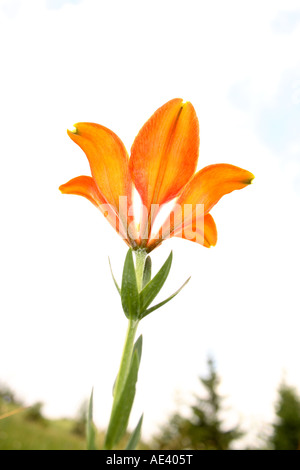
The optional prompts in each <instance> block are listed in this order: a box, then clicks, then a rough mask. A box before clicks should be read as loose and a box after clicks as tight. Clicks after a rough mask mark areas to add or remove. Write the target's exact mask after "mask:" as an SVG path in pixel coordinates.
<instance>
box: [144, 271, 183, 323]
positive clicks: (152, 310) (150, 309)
mask: <svg viewBox="0 0 300 470" xmlns="http://www.w3.org/2000/svg"><path fill="white" fill-rule="evenodd" d="M190 279H191V278H190V277H189V278H188V279H187V280H186V281H185V283H184V284H182V286H181V287H180V288H179V289H178V290H177V291H176V292H174V294H172V295H170V297H168V298H167V299H166V300H163V301H162V302H160V303H159V304H157V305H154V307H151V308H148V310H146V311H145V312H144V313H143V314H142V316H141V319H142V318H144V317H146V316H147V315H149V313H151V312H154V310H157V309H158V308H160V307H162V306H163V305H165V304H166V303H167V302H169V301H170V300H172V299H173V297H175V296H176V295H177V294H179V292H180V291H181V290H182V289H183V288H184V286H186V284H187V283H188V282H189V280H190Z"/></svg>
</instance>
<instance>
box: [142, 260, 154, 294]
mask: <svg viewBox="0 0 300 470" xmlns="http://www.w3.org/2000/svg"><path fill="white" fill-rule="evenodd" d="M151 268H152V261H151V258H150V256H147V258H146V261H145V266H144V272H143V281H142V289H143V288H144V287H145V285H146V284H148V282H149V281H151Z"/></svg>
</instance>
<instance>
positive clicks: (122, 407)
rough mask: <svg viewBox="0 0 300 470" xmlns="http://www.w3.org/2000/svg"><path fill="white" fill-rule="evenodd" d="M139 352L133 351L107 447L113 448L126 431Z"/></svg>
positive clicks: (114, 410) (107, 435)
mask: <svg viewBox="0 0 300 470" xmlns="http://www.w3.org/2000/svg"><path fill="white" fill-rule="evenodd" d="M139 362H140V361H139V354H138V350H137V349H136V350H135V351H134V353H133V356H132V360H131V366H130V370H129V373H128V376H127V379H126V383H125V385H124V388H123V391H122V393H121V396H120V398H119V400H118V402H117V403H116V406H115V407H114V409H113V411H112V416H111V419H110V422H109V427H108V430H107V434H106V439H105V445H104V448H105V449H112V448H113V447H115V446H116V445H117V444H118V442H119V441H120V440H121V439H122V437H123V436H124V434H125V432H126V428H127V424H128V420H129V416H130V412H131V408H132V405H133V400H134V396H135V386H136V382H137V377H138V370H139Z"/></svg>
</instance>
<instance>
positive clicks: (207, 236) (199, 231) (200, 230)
mask: <svg viewBox="0 0 300 470" xmlns="http://www.w3.org/2000/svg"><path fill="white" fill-rule="evenodd" d="M172 236H173V237H180V238H185V239H186V240H190V241H192V242H197V243H199V244H200V245H203V246H206V248H209V247H211V246H215V245H216V243H217V240H218V232H217V227H216V224H215V221H214V219H213V217H212V216H211V215H210V214H206V215H205V216H204V218H202V220H200V219H199V220H197V219H196V218H195V217H194V218H193V222H192V223H190V224H185V225H184V227H183V229H182V230H177V231H174V233H173V234H172Z"/></svg>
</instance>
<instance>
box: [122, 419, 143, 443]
mask: <svg viewBox="0 0 300 470" xmlns="http://www.w3.org/2000/svg"><path fill="white" fill-rule="evenodd" d="M143 417H144V415H142V416H141V417H140V419H139V422H138V423H137V426H136V428H135V429H134V431H133V433H132V434H131V436H130V439H129V441H128V444H127V446H126V449H125V450H135V449H136V447H137V445H138V443H139V440H140V437H141V430H142V424H143Z"/></svg>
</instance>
